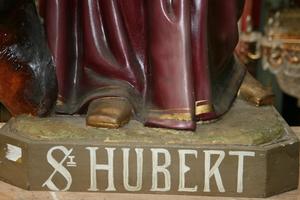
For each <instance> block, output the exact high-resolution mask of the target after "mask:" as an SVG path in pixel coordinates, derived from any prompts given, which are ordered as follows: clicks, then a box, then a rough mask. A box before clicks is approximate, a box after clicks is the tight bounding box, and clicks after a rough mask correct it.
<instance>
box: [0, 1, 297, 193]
mask: <svg viewBox="0 0 300 200" xmlns="http://www.w3.org/2000/svg"><path fill="white" fill-rule="evenodd" d="M38 2H39V4H38V5H39V13H40V16H41V19H43V22H44V26H45V29H46V34H45V35H46V37H47V40H48V44H49V47H50V50H51V52H52V55H53V61H54V64H52V59H51V56H50V53H49V52H50V51H49V50H48V47H47V45H46V43H47V42H46V41H47V40H46V38H45V37H44V33H43V29H42V24H41V23H40V22H41V21H40V20H39V16H38V14H37V12H36V10H35V7H34V1H32V0H0V15H1V16H2V17H1V20H0V55H1V56H2V57H1V59H0V76H1V79H0V80H1V81H0V101H1V102H2V103H3V104H4V106H6V107H7V108H8V109H9V111H10V112H11V113H12V114H13V115H14V116H16V115H19V114H22V113H27V114H31V115H34V116H30V115H21V116H18V117H13V118H12V119H11V120H10V121H9V122H8V123H6V124H5V125H4V126H3V127H2V128H1V129H0V180H4V181H6V182H8V183H10V184H13V185H15V186H18V187H21V188H24V189H27V190H43V191H45V190H49V191H54V192H57V191H84V192H87V191H89V192H119V193H125V192H130V193H154V194H157V193H161V194H173V195H174V194H181V195H182V194H184V195H205V196H207V195H211V196H234V197H267V196H270V195H274V194H278V193H281V192H284V191H289V190H292V189H295V188H297V184H298V173H299V142H298V139H297V138H296V136H295V135H294V134H293V133H292V132H291V130H290V129H289V127H288V125H287V124H286V123H285V122H284V120H283V119H282V118H281V117H280V115H279V114H278V113H277V112H276V111H275V110H274V109H273V108H272V107H270V106H266V107H255V106H253V105H251V104H248V103H247V102H245V101H242V100H240V99H238V100H236V101H235V103H234V104H233V106H232V108H231V109H230V110H229V108H230V107H231V104H232V103H233V101H234V99H235V97H236V94H237V92H238V89H239V88H240V84H241V82H242V80H243V78H244V75H245V70H244V68H243V67H242V65H240V64H239V62H238V60H236V59H235V57H234V56H233V51H234V49H235V45H236V43H237V40H238V32H237V21H238V19H239V16H240V14H241V9H242V6H243V1H239V0H226V1H221V0H172V1H171V0H101V1H100V0H73V1H67V0H39V1H38ZM54 66H56V75H57V82H58V101H57V102H56V112H57V113H62V114H81V113H85V112H87V116H86V118H84V116H85V115H59V114H56V115H55V114H53V115H49V116H47V117H45V118H40V117H36V116H45V115H47V114H51V112H52V108H53V104H54V103H55V101H56V95H57V84H56V78H55V72H54ZM246 76H247V75H246ZM244 82H246V83H250V86H249V84H247V87H245V85H244V87H241V90H240V92H239V93H240V94H242V96H244V97H245V98H246V99H248V100H252V101H253V102H255V103H256V104H257V105H260V104H266V103H267V102H268V101H265V100H264V98H256V97H257V96H259V97H265V95H264V92H263V90H260V91H259V93H257V92H256V90H255V88H257V87H258V88H259V86H255V87H253V85H255V81H254V80H253V79H251V78H247V77H246V78H245V81H244ZM253 83H254V84H253ZM243 88H244V89H243ZM243 91H246V93H244V92H243ZM243 94H246V95H243ZM249 94H250V95H249ZM256 94H259V95H256ZM1 95H2V96H1ZM227 111H228V113H227V114H226V115H224V116H222V119H220V120H215V119H217V118H218V117H220V116H221V115H223V114H224V113H225V112H227ZM133 117H135V119H134V118H133ZM131 118H132V120H130V119H131ZM211 120H214V123H210V124H205V123H202V124H200V123H198V122H199V121H200V122H203V121H211ZM86 124H87V125H89V126H95V127H100V128H95V127H89V126H86ZM125 124H127V125H126V126H124V127H122V128H119V127H121V126H123V125H125ZM144 125H146V126H150V127H162V128H169V129H162V128H148V127H145V126H144ZM110 128H118V129H110ZM174 129H179V131H178V130H174ZM182 130H191V131H193V132H191V131H182ZM40 169H43V170H40ZM52 194H53V195H54V194H55V193H52Z"/></svg>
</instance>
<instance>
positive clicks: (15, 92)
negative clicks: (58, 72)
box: [0, 0, 57, 116]
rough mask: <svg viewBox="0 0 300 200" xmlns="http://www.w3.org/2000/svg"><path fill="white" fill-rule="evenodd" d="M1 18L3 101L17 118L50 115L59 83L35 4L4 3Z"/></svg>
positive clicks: (28, 0)
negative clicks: (22, 115) (20, 116)
mask: <svg viewBox="0 0 300 200" xmlns="http://www.w3.org/2000/svg"><path fill="white" fill-rule="evenodd" d="M6 3H7V4H6ZM0 15H1V19H0V102H1V103H2V104H3V105H4V106H5V107H6V108H7V109H8V110H9V111H10V112H11V114H12V115H14V116H15V115H19V114H24V113H28V114H33V115H39V116H44V115H47V114H48V113H49V112H51V108H52V107H53V106H54V104H55V102H56V97H57V81H56V76H55V68H54V65H53V62H52V58H51V54H50V51H49V49H48V46H47V42H46V38H45V35H44V31H43V27H42V24H41V22H40V20H39V17H38V15H37V12H36V9H35V5H34V2H33V1H31V0H0Z"/></svg>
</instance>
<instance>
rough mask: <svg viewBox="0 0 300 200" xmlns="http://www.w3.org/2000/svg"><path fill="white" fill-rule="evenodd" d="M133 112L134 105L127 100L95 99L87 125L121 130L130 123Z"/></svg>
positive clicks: (119, 98)
mask: <svg viewBox="0 0 300 200" xmlns="http://www.w3.org/2000/svg"><path fill="white" fill-rule="evenodd" d="M132 110H133V109H132V105H131V103H130V102H129V101H128V100H127V99H126V98H121V97H105V98H101V99H95V100H93V101H92V102H91V103H90V105H89V108H88V112H87V117H86V124H87V125H88V126H93V127H100V128H119V127H122V126H123V125H125V124H127V123H128V122H129V120H130V118H131V115H132Z"/></svg>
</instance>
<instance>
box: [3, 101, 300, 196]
mask: <svg viewBox="0 0 300 200" xmlns="http://www.w3.org/2000/svg"><path fill="white" fill-rule="evenodd" d="M298 146H299V142H298V139H297V137H296V136H295V135H294V134H293V132H292V131H291V129H290V128H289V127H288V125H287V124H286V123H285V122H284V121H283V119H282V118H281V117H280V115H279V114H278V113H277V112H276V111H275V109H273V108H272V107H268V106H267V107H259V108H258V107H254V106H251V105H249V104H248V103H246V102H244V101H241V100H237V101H236V102H235V104H234V106H233V108H232V109H231V110H230V111H229V112H228V113H227V114H226V115H225V116H224V117H223V118H221V119H220V120H218V121H216V122H214V123H211V124H199V126H198V128H197V131H196V132H195V133H194V132H184V131H175V130H168V129H156V128H146V127H143V125H142V124H141V123H139V122H137V121H134V120H132V121H131V122H130V123H129V124H128V125H126V126H125V127H123V128H121V129H117V130H110V129H97V128H91V127H86V126H85V121H84V118H83V117H80V116H55V117H51V118H42V119H41V118H34V117H29V116H21V117H18V118H15V119H12V120H10V121H9V122H8V123H7V124H6V125H5V126H4V127H3V128H2V129H1V130H0V178H1V180H3V181H5V182H7V183H10V184H12V185H15V186H18V187H21V188H24V189H27V190H51V191H90V192H118V193H125V192H127V193H159V194H173V195H174V194H178V195H180V194H182V195H183V194H184V195H205V196H230V197H268V196H271V195H275V194H279V193H282V192H286V191H289V190H293V189H296V188H297V186H298V170H299V147H298Z"/></svg>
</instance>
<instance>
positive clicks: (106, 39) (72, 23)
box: [39, 0, 245, 130]
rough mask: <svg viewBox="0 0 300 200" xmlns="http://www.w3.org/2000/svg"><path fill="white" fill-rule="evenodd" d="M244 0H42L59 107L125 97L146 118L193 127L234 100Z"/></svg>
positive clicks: (240, 71)
mask: <svg viewBox="0 0 300 200" xmlns="http://www.w3.org/2000/svg"><path fill="white" fill-rule="evenodd" d="M242 7H243V3H242V1H239V0H226V1H220V0H39V10H40V15H41V16H42V17H43V18H44V24H45V28H46V33H47V37H48V43H49V46H50V49H51V51H52V53H53V57H54V62H55V64H56V67H57V78H58V85H59V100H60V104H61V105H60V106H59V107H58V109H57V111H58V112H61V113H68V114H74V113H78V112H79V113H80V112H83V111H84V110H85V109H86V107H87V106H88V104H89V102H91V101H92V100H93V99H97V98H103V97H121V98H127V99H128V100H129V101H130V102H131V103H132V105H133V106H134V108H135V111H136V116H137V118H138V119H140V120H142V121H143V122H144V123H145V125H148V126H154V127H164V128H174V129H184V130H194V129H195V128H196V123H197V121H205V120H211V119H215V118H217V117H219V116H221V115H222V114H224V113H225V112H226V111H227V110H228V109H229V107H230V105H231V104H232V102H233V100H234V98H235V96H236V93H237V91H238V89H239V86H240V83H241V81H242V79H243V76H244V72H245V70H244V68H243V67H242V66H241V65H240V64H239V63H238V62H237V61H236V59H235V58H234V56H233V51H234V48H235V45H236V43H237V40H238V29H237V21H238V19H239V16H240V14H241V10H242Z"/></svg>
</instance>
